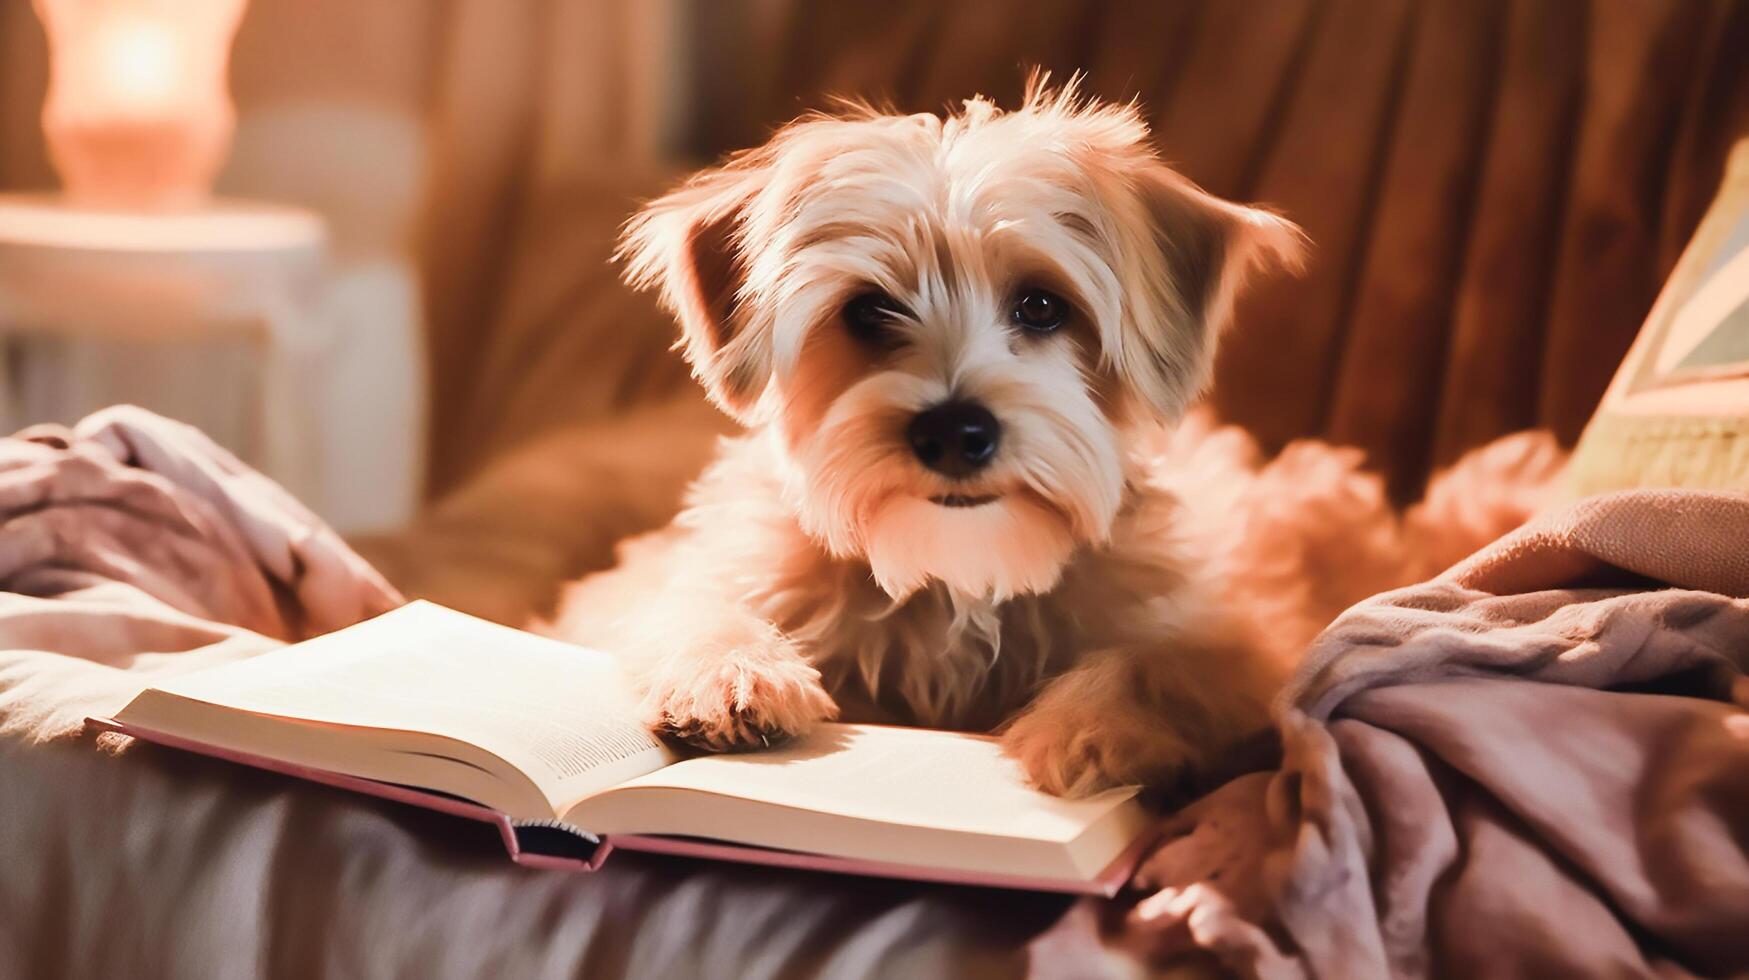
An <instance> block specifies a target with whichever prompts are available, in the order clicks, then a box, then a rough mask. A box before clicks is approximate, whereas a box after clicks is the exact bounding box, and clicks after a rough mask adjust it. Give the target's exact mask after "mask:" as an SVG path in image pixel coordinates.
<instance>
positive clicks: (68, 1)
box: [34, 0, 245, 208]
mask: <svg viewBox="0 0 1749 980" xmlns="http://www.w3.org/2000/svg"><path fill="white" fill-rule="evenodd" d="M34 2H35V6H36V11H37V15H38V16H39V17H40V18H41V19H42V22H43V26H44V28H45V29H46V31H47V34H48V41H49V92H48V99H47V101H46V102H45V103H44V105H43V135H44V137H45V139H46V141H47V143H48V149H49V156H50V158H51V159H52V160H53V162H54V165H55V169H56V170H57V171H58V172H59V173H60V175H61V181H62V184H63V185H64V187H65V189H66V192H67V194H68V196H69V197H70V198H72V199H74V200H75V201H77V202H79V203H86V204H93V205H101V206H106V207H125V208H174V207H181V206H188V205H192V204H196V203H199V202H200V200H201V199H202V198H204V197H205V196H206V195H207V194H208V192H209V191H210V190H211V188H212V181H213V177H214V176H215V175H216V174H217V173H218V170H219V167H220V166H221V165H222V164H223V163H224V159H225V154H226V152H227V150H228V149H229V147H230V142H231V132H232V130H233V128H234V127H235V124H236V113H235V110H234V109H233V107H232V105H231V97H230V93H229V91H228V89H227V69H228V66H229V62H230V49H231V39H232V37H233V36H234V35H235V34H236V31H237V23H238V21H239V20H240V19H241V18H242V13H243V6H244V3H245V0H34Z"/></svg>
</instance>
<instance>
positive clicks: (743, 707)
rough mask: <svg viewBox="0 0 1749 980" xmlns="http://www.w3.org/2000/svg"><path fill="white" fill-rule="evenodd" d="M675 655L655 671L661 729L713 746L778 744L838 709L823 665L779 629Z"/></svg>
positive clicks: (649, 713) (652, 693)
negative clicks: (815, 664) (826, 684)
mask: <svg viewBox="0 0 1749 980" xmlns="http://www.w3.org/2000/svg"><path fill="white" fill-rule="evenodd" d="M761 626H762V627H763V628H762V629H758V630H748V631H745V632H744V633H743V635H740V636H737V637H735V638H733V639H729V638H725V639H724V640H723V642H722V643H721V646H720V648H718V649H712V650H698V651H691V652H690V653H689V654H688V655H686V656H681V657H675V658H673V659H671V660H669V661H667V662H666V663H665V664H663V665H662V666H661V667H659V668H658V669H657V671H656V672H655V674H654V676H651V677H650V678H648V681H647V689H648V694H647V695H646V697H645V700H644V713H645V718H646V721H647V722H648V724H649V725H650V728H651V729H652V730H653V731H655V732H656V733H657V734H659V735H663V736H666V737H669V738H674V739H678V740H680V741H682V742H685V743H687V744H689V745H694V746H697V747H698V748H701V749H708V750H710V751H712V752H736V751H743V750H747V749H760V748H765V747H767V746H771V745H776V744H778V743H779V742H782V741H784V740H786V739H789V738H792V737H794V736H796V735H800V734H801V733H803V732H805V731H807V730H808V729H809V728H810V727H812V726H813V725H814V723H816V722H820V721H825V720H827V719H829V718H832V717H834V716H836V715H837V714H838V706H837V705H836V704H834V703H833V701H832V697H831V695H829V694H827V693H826V689H825V687H824V686H822V685H821V683H820V672H819V671H818V670H815V669H814V668H813V666H812V665H810V664H809V663H808V662H807V661H806V660H804V659H802V656H801V654H800V653H799V652H797V651H796V649H795V647H794V645H793V644H791V643H790V641H788V640H786V639H785V638H784V637H783V636H782V635H781V634H779V633H778V632H777V630H776V629H774V628H771V627H769V626H765V624H761Z"/></svg>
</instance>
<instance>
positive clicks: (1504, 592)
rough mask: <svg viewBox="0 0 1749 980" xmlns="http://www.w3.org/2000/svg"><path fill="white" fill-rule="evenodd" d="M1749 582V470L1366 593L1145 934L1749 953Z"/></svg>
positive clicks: (1318, 969)
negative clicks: (1720, 485) (1273, 756)
mask: <svg viewBox="0 0 1749 980" xmlns="http://www.w3.org/2000/svg"><path fill="white" fill-rule="evenodd" d="M1745 597H1749V495H1740V494H1727V493H1700V492H1685V491H1674V490H1659V491H1652V490H1639V491H1628V492H1623V493H1618V494H1612V495H1607V496H1602V497H1594V498H1590V499H1588V500H1584V501H1581V502H1579V503H1578V504H1576V505H1574V506H1573V507H1572V508H1571V509H1569V510H1567V511H1565V512H1562V513H1557V514H1553V515H1550V516H1548V517H1547V518H1545V519H1541V520H1539V521H1536V522H1533V523H1532V524H1531V525H1528V526H1526V527H1524V528H1522V529H1520V530H1519V531H1518V532H1515V533H1514V534H1511V535H1509V536H1507V537H1506V538H1503V539H1501V540H1500V541H1498V542H1496V543H1495V544H1493V545H1492V546H1490V547H1488V548H1487V549H1485V550H1483V551H1482V552H1480V553H1478V554H1477V555H1475V556H1473V557H1472V558H1471V559H1469V560H1467V561H1465V562H1463V563H1461V564H1460V565H1458V566H1457V567H1455V568H1453V569H1452V570H1450V571H1449V572H1447V573H1446V574H1444V575H1442V576H1440V577H1439V578H1437V579H1435V580H1433V581H1431V582H1428V583H1425V584H1422V585H1416V586H1411V587H1409V588H1404V589H1399V590H1397V591H1394V592H1388V593H1384V594H1382V595H1379V596H1377V597H1375V598H1373V599H1370V600H1367V601H1365V602H1363V603H1361V604H1359V605H1358V606H1356V607H1354V608H1353V609H1351V610H1350V611H1348V612H1347V613H1346V614H1344V615H1343V616H1342V617H1341V618H1340V619H1338V620H1337V621H1336V622H1335V623H1334V624H1333V625H1332V626H1331V627H1330V629H1329V630H1328V631H1326V632H1325V633H1324V635H1323V636H1322V637H1321V638H1320V639H1319V640H1318V642H1317V643H1316V644H1315V645H1314V647H1313V648H1312V650H1311V651H1310V653H1309V654H1308V658H1307V661H1306V663H1305V664H1304V666H1303V668H1302V669H1301V670H1300V672H1299V674H1298V676H1297V679H1296V680H1295V681H1294V682H1293V683H1292V684H1291V685H1290V687H1289V689H1288V690H1286V691H1285V692H1284V694H1283V696H1282V698H1281V700H1280V701H1279V703H1278V710H1279V724H1280V731H1281V736H1282V740H1283V747H1284V761H1283V763H1282V766H1281V769H1280V770H1279V771H1277V772H1273V773H1259V774H1254V775H1252V776H1247V777H1244V778H1242V779H1240V780H1237V781H1235V782H1233V783H1231V784H1229V785H1227V786H1226V787H1224V788H1223V789H1221V790H1219V791H1217V792H1216V793H1214V794H1212V795H1211V796H1209V797H1207V798H1205V799H1204V800H1202V801H1201V802H1199V803H1197V804H1196V805H1194V806H1193V807H1191V808H1190V809H1188V810H1187V811H1185V812H1184V813H1183V814H1181V815H1180V816H1179V817H1178V818H1177V819H1176V821H1175V822H1174V826H1173V828H1172V829H1173V832H1174V838H1173V839H1172V840H1171V841H1170V842H1169V843H1167V844H1166V845H1165V846H1164V847H1163V848H1162V849H1161V850H1160V851H1158V852H1157V853H1156V854H1155V855H1154V856H1153V857H1152V858H1151V859H1150V860H1149V861H1148V863H1147V864H1146V865H1145V867H1144V868H1143V869H1142V871H1141V872H1140V875H1139V878H1138V881H1137V884H1138V886H1139V887H1141V888H1142V889H1143V890H1144V891H1146V892H1147V893H1148V896H1147V897H1146V898H1145V899H1143V900H1142V901H1141V902H1140V903H1139V904H1138V905H1137V906H1136V908H1135V909H1134V911H1133V912H1132V913H1131V915H1130V918H1129V923H1128V938H1130V939H1131V940H1133V941H1135V942H1137V943H1140V944H1142V945H1144V946H1146V947H1148V948H1149V949H1150V951H1151V952H1152V953H1154V954H1155V955H1157V956H1164V957H1172V956H1174V955H1177V954H1180V953H1184V952H1186V951H1196V952H1198V953H1199V954H1200V955H1202V956H1205V957H1208V956H1212V957H1213V958H1214V959H1216V960H1218V961H1219V962H1220V963H1221V964H1222V965H1224V966H1225V967H1226V968H1228V969H1230V970H1232V971H1235V972H1237V973H1240V974H1243V975H1248V976H1259V977H1302V976H1327V977H1374V976H1409V977H1414V976H1428V975H1445V976H1489V977H1503V976H1647V975H1659V976H1681V975H1690V974H1698V975H1707V976H1719V975H1728V974H1740V973H1743V972H1744V971H1749V929H1746V928H1745V926H1746V925H1749V713H1745V711H1744V708H1745V707H1749V681H1746V680H1745V678H1744V668H1745V666H1746V665H1749V599H1746V598H1745Z"/></svg>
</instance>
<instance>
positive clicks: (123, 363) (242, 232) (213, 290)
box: [0, 195, 334, 512]
mask: <svg viewBox="0 0 1749 980" xmlns="http://www.w3.org/2000/svg"><path fill="white" fill-rule="evenodd" d="M325 253H326V229H325V227H324V224H323V222H322V219H321V218H320V217H318V216H317V215H316V214H314V213H313V212H310V211H304V210H300V209H294V208H284V207H275V206H269V205H261V204H253V203H243V202H218V203H215V204H213V205H211V206H209V207H207V208H205V209H202V210H199V211H194V212H185V213H174V214H168V213H167V214H130V213H117V212H105V211H92V210H85V209H79V208H74V207H71V206H69V205H66V204H64V203H62V202H60V201H59V200H58V199H56V198H52V197H35V196H13V195H0V428H3V429H4V431H5V432H8V433H9V432H12V431H14V430H16V429H18V428H20V427H22V426H24V425H28V424H32V423H36V422H46V421H57V422H71V421H74V420H76V419H77V418H78V417H80V416H82V415H84V414H86V413H87V412H89V411H92V410H94V409H96V408H99V407H102V406H103V405H106V404H111V403H114V402H118V401H131V402H134V403H136V404H140V405H142V406H144V407H146V408H150V409H152V410H154V411H158V412H161V413H162V414H165V415H169V416H172V417H176V418H180V419H182V420H183V421H186V422H189V423H191V424H193V425H196V426H199V427H200V428H202V429H204V430H206V431H207V432H208V433H209V434H210V435H212V436H213V437H214V438H215V439H216V440H217V441H218V442H220V443H221V444H224V445H226V447H227V448H229V449H231V450H232V451H233V452H236V453H237V454H238V455H239V456H240V457H241V458H243V459H244V460H246V461H247V462H249V463H250V464H251V465H254V466H256V467H257V468H259V469H261V470H262V471H263V472H265V473H267V474H268V475H269V476H272V477H273V478H274V479H276V480H278V481H279V482H280V483H281V484H283V485H284V486H285V487H286V488H287V489H288V490H290V491H291V492H292V493H294V494H296V495H298V496H299V497H301V498H302V499H304V500H305V501H306V502H308V503H309V504H310V505H311V507H312V508H313V509H315V510H316V511H318V512H322V511H323V510H324V506H323V501H322V500H321V499H320V491H321V490H322V488H323V486H324V484H325V481H324V478H323V477H324V475H323V472H322V466H323V453H322V439H323V432H322V424H323V423H322V405H323V400H324V396H325V394H326V392H325V390H324V381H325V379H326V377H327V375H328V374H329V370H328V365H327V363H326V361H327V355H328V352H329V351H330V350H331V348H332V347H333V340H334V338H333V336H332V334H333V326H332V324H331V323H329V322H328V318H326V317H324V316H323V315H322V277H323V269H324V262H325Z"/></svg>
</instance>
